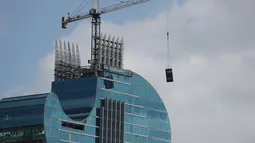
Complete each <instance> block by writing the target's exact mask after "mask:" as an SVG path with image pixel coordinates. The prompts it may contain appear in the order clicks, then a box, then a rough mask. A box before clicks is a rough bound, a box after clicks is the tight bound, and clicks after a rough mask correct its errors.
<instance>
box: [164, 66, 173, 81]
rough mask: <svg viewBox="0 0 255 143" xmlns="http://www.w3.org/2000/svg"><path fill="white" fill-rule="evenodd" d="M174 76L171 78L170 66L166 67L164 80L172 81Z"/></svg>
mask: <svg viewBox="0 0 255 143" xmlns="http://www.w3.org/2000/svg"><path fill="white" fill-rule="evenodd" d="M173 81H174V78H173V70H172V68H168V69H166V82H173Z"/></svg>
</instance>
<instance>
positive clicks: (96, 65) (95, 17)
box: [62, 0, 150, 70]
mask: <svg viewBox="0 0 255 143" xmlns="http://www.w3.org/2000/svg"><path fill="white" fill-rule="evenodd" d="M148 1H150V0H126V1H121V2H119V3H117V4H114V5H111V6H108V7H104V8H100V7H99V0H93V1H92V4H93V8H91V9H90V10H89V12H88V13H86V14H83V15H77V16H67V17H62V28H64V29H65V28H67V24H69V23H72V22H75V21H79V20H83V19H87V18H92V22H91V24H92V27H91V60H90V64H91V68H92V69H94V70H98V69H100V62H99V58H98V57H97V55H98V54H97V53H98V50H99V48H100V47H99V46H100V45H99V43H98V42H99V41H100V36H101V35H100V34H101V18H100V15H101V14H105V13H109V12H113V11H117V10H120V9H123V8H127V7H130V6H133V5H137V4H141V3H144V2H148Z"/></svg>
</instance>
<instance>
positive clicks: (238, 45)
mask: <svg viewBox="0 0 255 143" xmlns="http://www.w3.org/2000/svg"><path fill="white" fill-rule="evenodd" d="M0 5H1V4H0ZM140 7H142V6H140ZM140 7H139V8H140ZM136 8H137V9H138V10H139V8H138V7H136ZM147 8H150V9H151V10H150V9H147V10H145V11H147V13H148V15H147V16H146V12H141V13H142V14H141V15H140V16H138V17H136V18H133V19H132V18H130V17H132V16H133V15H135V13H140V11H141V10H139V11H137V12H135V11H131V10H130V11H128V10H127V11H124V13H125V14H123V15H120V14H119V15H118V16H117V18H120V19H121V20H115V19H114V18H112V19H111V18H108V17H110V16H111V14H109V15H107V16H106V18H105V19H104V18H103V24H102V31H103V32H106V33H107V34H111V35H115V36H119V37H122V36H123V37H124V41H125V53H124V54H125V57H124V58H125V62H124V67H125V68H127V69H131V70H133V71H135V72H137V73H139V74H141V75H142V76H144V77H145V78H146V79H147V80H149V81H150V82H151V83H152V85H153V86H154V87H155V88H156V90H157V91H158V93H159V94H160V96H161V98H162V99H163V100H164V103H165V104H166V107H167V110H168V112H169V114H170V120H171V126H172V142H173V143H187V142H189V143H255V85H254V82H255V76H254V73H255V28H254V25H255V1H254V0H242V1H240V0H182V1H178V2H176V3H174V4H172V5H171V8H170V10H169V11H170V14H169V25H168V26H169V29H170V36H171V41H170V45H171V46H170V52H171V63H172V67H173V70H174V80H175V81H174V83H166V82H165V73H164V70H165V68H166V63H167V60H166V13H165V11H164V6H163V3H161V4H159V6H158V7H156V9H160V8H161V9H162V10H153V9H154V4H153V3H150V4H148V5H147ZM137 9H132V10H137ZM0 11H1V10H0ZM149 11H152V12H149ZM120 13H121V12H120ZM0 17H1V19H8V14H6V15H4V14H2V15H1V13H0ZM125 17H127V19H128V20H125ZM134 17H135V16H134ZM6 21H7V20H6ZM0 25H1V26H0V37H1V36H2V37H4V35H5V33H6V32H5V31H6V29H8V28H3V27H4V26H5V25H6V22H4V20H3V22H2V21H1V23H0ZM7 27H8V26H7ZM55 33H56V32H55ZM34 34H35V33H34ZM35 35H36V34H35ZM54 39H68V40H71V41H74V42H76V43H78V44H79V45H80V50H81V55H82V61H83V63H84V64H85V63H86V61H87V60H88V59H89V56H90V49H89V46H90V23H89V22H88V21H82V22H79V23H78V24H75V27H73V28H72V29H71V30H70V32H67V33H65V34H61V32H59V34H55V37H51V39H48V40H51V41H48V43H51V46H52V47H47V50H46V51H44V52H43V54H42V55H41V56H38V57H39V58H35V59H36V60H35V61H34V62H35V63H36V66H35V67H33V68H31V67H30V68H29V69H33V70H31V71H32V72H34V76H33V77H32V78H31V79H30V81H29V82H27V83H26V82H25V80H20V83H15V84H10V86H8V87H6V88H5V89H3V90H0V93H2V96H5V97H6V96H14V95H15V96H17V95H23V94H29V93H40V92H49V91H50V82H51V81H52V79H53V76H52V74H53V70H52V69H53V63H54V60H53V59H54V53H53V43H54ZM14 40H15V39H14ZM13 42H15V41H13ZM4 48H5V47H4ZM16 48H17V47H16ZM19 48H22V47H19ZM1 49H2V48H1ZM30 54H33V53H30ZM1 55H2V54H1ZM12 58H15V57H12ZM5 60H7V58H6V59H5ZM20 60H22V59H20ZM5 66H6V65H5ZM2 67H3V66H2ZM9 70H11V69H9ZM7 72H8V71H7ZM10 72H11V71H10ZM23 75H25V76H28V75H26V73H23V72H22V73H18V75H15V76H16V77H18V78H19V77H22V76H23ZM12 80H13V79H12ZM5 81H6V80H3V81H2V82H5ZM1 85H2V84H1Z"/></svg>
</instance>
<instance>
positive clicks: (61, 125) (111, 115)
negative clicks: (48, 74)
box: [0, 67, 171, 143]
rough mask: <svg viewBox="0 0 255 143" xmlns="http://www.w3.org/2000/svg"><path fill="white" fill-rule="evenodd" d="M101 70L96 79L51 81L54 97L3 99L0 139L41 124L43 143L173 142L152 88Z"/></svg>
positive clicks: (137, 79)
mask: <svg viewBox="0 0 255 143" xmlns="http://www.w3.org/2000/svg"><path fill="white" fill-rule="evenodd" d="M105 68H106V70H104V71H103V72H100V74H98V76H92V77H86V78H81V79H79V80H65V81H54V82H52V93H48V94H42V95H33V96H25V97H22V98H21V99H18V97H16V98H12V99H11V98H8V99H2V100H1V102H0V120H1V124H0V129H1V130H0V131H1V132H0V139H2V140H3V138H4V139H5V140H6V138H8V137H10V136H15V135H9V134H6V133H5V132H6V130H7V129H12V128H16V127H17V128H18V127H23V128H28V127H31V126H35V125H37V126H40V125H41V126H43V131H42V132H41V133H40V135H41V136H40V137H41V138H43V139H44V140H43V141H44V142H47V143H63V142H69V143H84V142H86V143H87V142H88V143H90V142H91V143H113V142H116V143H123V142H124V143H171V129H170V122H169V118H168V114H167V111H166V108H165V106H164V104H163V102H162V100H161V99H160V96H159V95H158V93H157V92H156V90H155V89H154V88H153V87H152V86H151V84H150V83H149V82H148V81H146V80H145V79H144V78H143V77H141V76H140V75H138V74H136V73H134V72H130V71H126V70H123V69H117V68H112V67H105ZM31 97H34V98H31ZM7 102H8V103H7ZM16 121H18V122H16ZM22 139H23V138H20V141H22ZM38 142H39V141H38Z"/></svg>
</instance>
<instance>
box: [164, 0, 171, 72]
mask: <svg viewBox="0 0 255 143" xmlns="http://www.w3.org/2000/svg"><path fill="white" fill-rule="evenodd" d="M165 1H166V37H167V67H168V68H170V67H171V60H170V38H169V36H170V35H169V9H170V8H169V3H168V1H169V0H165Z"/></svg>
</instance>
